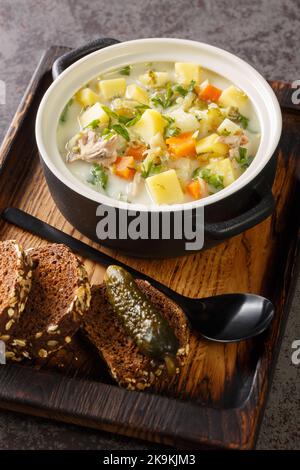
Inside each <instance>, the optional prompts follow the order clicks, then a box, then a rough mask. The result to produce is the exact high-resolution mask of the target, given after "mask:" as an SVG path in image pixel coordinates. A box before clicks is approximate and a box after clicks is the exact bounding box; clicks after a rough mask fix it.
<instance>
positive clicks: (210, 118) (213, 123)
mask: <svg viewBox="0 0 300 470" xmlns="http://www.w3.org/2000/svg"><path fill="white" fill-rule="evenodd" d="M223 119H224V115H223V113H222V111H221V110H220V109H219V108H209V109H208V110H207V114H206V120H207V125H208V127H209V128H210V130H212V131H215V130H216V129H217V127H218V126H219V125H220V124H221V122H222V121H223Z"/></svg>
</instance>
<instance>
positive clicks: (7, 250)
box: [0, 240, 33, 342]
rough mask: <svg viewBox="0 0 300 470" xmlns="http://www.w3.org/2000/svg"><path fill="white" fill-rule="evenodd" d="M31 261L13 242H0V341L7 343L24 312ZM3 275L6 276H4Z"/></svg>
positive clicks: (29, 283)
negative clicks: (0, 284)
mask: <svg viewBox="0 0 300 470" xmlns="http://www.w3.org/2000/svg"><path fill="white" fill-rule="evenodd" d="M32 264H33V263H32V260H31V258H30V256H27V255H26V253H25V252H24V250H23V248H22V247H21V245H19V244H18V243H17V242H16V241H15V240H7V241H3V242H0V276H1V283H2V286H1V288H2V298H1V302H0V340H2V341H4V342H7V341H9V340H10V338H11V336H12V334H13V333H14V330H15V326H16V324H17V322H18V320H19V318H20V316H21V315H22V313H23V312H24V310H25V306H26V302H27V299H28V294H29V291H30V289H31V283H32ZM5 273H6V274H7V275H6V276H5Z"/></svg>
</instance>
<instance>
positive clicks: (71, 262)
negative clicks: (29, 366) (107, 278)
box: [7, 244, 91, 360]
mask: <svg viewBox="0 0 300 470" xmlns="http://www.w3.org/2000/svg"><path fill="white" fill-rule="evenodd" d="M30 256H31V258H32V260H33V263H34V270H33V276H32V287H31V291H30V294H29V296H28V301H27V304H26V308H25V310H24V312H23V315H22V316H21V317H20V320H19V322H18V324H17V328H16V331H15V333H14V337H13V338H12V339H11V341H10V342H9V344H8V345H7V349H8V357H10V358H11V359H14V360H20V359H21V358H22V357H26V358H34V357H42V358H46V357H47V356H48V355H49V354H51V353H52V352H54V351H57V350H58V349H60V348H61V347H63V346H64V345H66V344H67V343H69V342H71V340H72V337H73V335H74V334H75V333H76V332H77V331H78V329H79V328H80V325H81V323H82V317H83V315H84V314H85V312H86V311H87V309H88V307H89V304H90V297H91V294H90V285H89V281H88V277H87V273H86V270H85V268H84V266H83V264H82V263H81V261H80V260H79V259H78V258H77V256H75V255H74V253H72V252H71V251H70V250H69V249H68V248H67V247H66V246H64V245H59V244H52V245H46V246H45V247H43V248H36V249H31V250H30Z"/></svg>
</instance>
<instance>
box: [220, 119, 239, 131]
mask: <svg viewBox="0 0 300 470" xmlns="http://www.w3.org/2000/svg"><path fill="white" fill-rule="evenodd" d="M241 131H242V129H241V128H240V126H238V125H237V124H236V123H235V122H233V121H231V119H228V118H225V119H224V121H223V122H222V123H221V124H220V125H219V127H218V129H217V132H218V133H219V134H224V135H234V134H237V133H240V132H241Z"/></svg>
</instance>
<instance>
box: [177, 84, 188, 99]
mask: <svg viewBox="0 0 300 470" xmlns="http://www.w3.org/2000/svg"><path fill="white" fill-rule="evenodd" d="M174 91H175V92H177V93H178V94H179V95H181V96H183V97H185V96H186V95H187V94H188V90H187V89H186V88H183V86H181V85H175V87H174Z"/></svg>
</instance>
